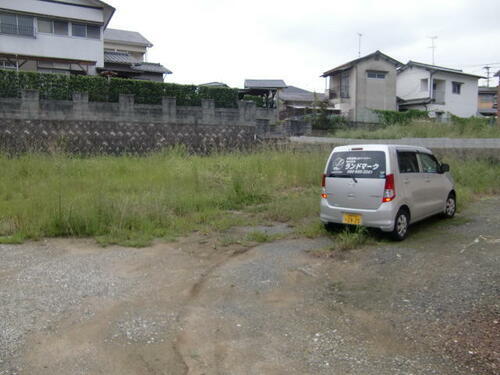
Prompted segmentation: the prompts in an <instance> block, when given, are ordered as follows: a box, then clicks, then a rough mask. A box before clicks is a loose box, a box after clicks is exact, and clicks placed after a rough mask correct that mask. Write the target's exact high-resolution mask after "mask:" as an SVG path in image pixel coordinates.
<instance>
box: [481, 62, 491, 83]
mask: <svg viewBox="0 0 500 375" xmlns="http://www.w3.org/2000/svg"><path fill="white" fill-rule="evenodd" d="M483 69H484V70H486V87H490V69H491V66H488V65H486V66H483Z"/></svg>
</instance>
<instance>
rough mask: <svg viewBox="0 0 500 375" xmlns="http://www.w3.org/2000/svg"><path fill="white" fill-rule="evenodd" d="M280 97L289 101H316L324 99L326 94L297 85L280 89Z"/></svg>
mask: <svg viewBox="0 0 500 375" xmlns="http://www.w3.org/2000/svg"><path fill="white" fill-rule="evenodd" d="M280 99H282V100H287V101H303V102H307V101H311V102H312V101H314V100H323V99H324V94H320V93H314V92H311V91H307V90H304V89H301V88H298V87H295V86H288V87H287V88H284V89H283V90H281V91H280Z"/></svg>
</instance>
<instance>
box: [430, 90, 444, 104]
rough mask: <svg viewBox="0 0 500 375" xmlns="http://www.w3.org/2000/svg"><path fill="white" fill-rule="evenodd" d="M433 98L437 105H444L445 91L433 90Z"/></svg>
mask: <svg viewBox="0 0 500 375" xmlns="http://www.w3.org/2000/svg"><path fill="white" fill-rule="evenodd" d="M432 98H433V99H434V103H436V104H444V90H432Z"/></svg>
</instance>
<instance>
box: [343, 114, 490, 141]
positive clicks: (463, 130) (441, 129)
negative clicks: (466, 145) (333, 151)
mask: <svg viewBox="0 0 500 375" xmlns="http://www.w3.org/2000/svg"><path fill="white" fill-rule="evenodd" d="M334 136H335V137H339V138H359V139H363V138H365V139H400V138H500V125H498V124H488V123H487V122H486V121H485V120H483V119H467V120H463V121H458V122H451V123H439V122H431V121H414V122H412V123H410V124H408V125H390V126H387V127H383V128H378V129H374V130H370V129H342V130H337V131H336V132H335V134H334Z"/></svg>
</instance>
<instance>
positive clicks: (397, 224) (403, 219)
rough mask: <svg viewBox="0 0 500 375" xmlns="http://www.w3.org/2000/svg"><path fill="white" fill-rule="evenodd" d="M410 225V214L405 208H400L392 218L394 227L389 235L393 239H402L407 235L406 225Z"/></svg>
mask: <svg viewBox="0 0 500 375" xmlns="http://www.w3.org/2000/svg"><path fill="white" fill-rule="evenodd" d="M409 225H410V215H409V213H408V211H406V210H405V209H400V210H399V211H398V213H397V214H396V218H395V219H394V229H393V230H392V232H391V237H392V239H393V240H395V241H403V240H404V239H405V238H406V236H407V235H408V226H409Z"/></svg>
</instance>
